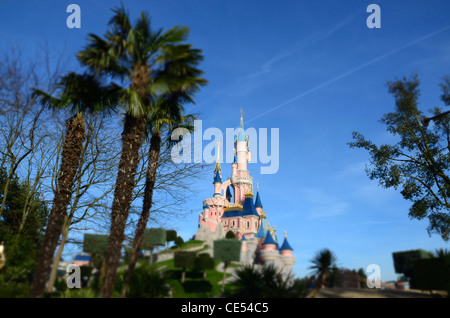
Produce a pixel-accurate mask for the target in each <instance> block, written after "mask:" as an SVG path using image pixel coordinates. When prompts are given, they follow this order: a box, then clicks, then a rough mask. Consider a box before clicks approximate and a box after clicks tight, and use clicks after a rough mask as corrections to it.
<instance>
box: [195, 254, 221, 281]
mask: <svg viewBox="0 0 450 318" xmlns="http://www.w3.org/2000/svg"><path fill="white" fill-rule="evenodd" d="M215 265H216V263H215V262H214V259H213V258H212V257H211V256H210V255H209V254H208V253H201V254H199V255H198V256H197V257H196V259H195V261H194V269H196V270H198V271H203V280H206V271H207V270H211V269H214V267H215Z"/></svg>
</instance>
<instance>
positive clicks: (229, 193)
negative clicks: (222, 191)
mask: <svg viewBox="0 0 450 318" xmlns="http://www.w3.org/2000/svg"><path fill="white" fill-rule="evenodd" d="M226 196H227V197H232V195H231V189H230V186H228V187H227V195H226Z"/></svg>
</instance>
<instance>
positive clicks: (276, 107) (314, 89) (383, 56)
mask: <svg viewBox="0 0 450 318" xmlns="http://www.w3.org/2000/svg"><path fill="white" fill-rule="evenodd" d="M449 29H450V25H447V26H445V27H443V28H441V29H439V30H436V31H434V32H431V33H428V34H426V35H424V36H422V37H420V38H417V39H416V40H414V41H411V42H409V43H407V44H404V45H402V46H400V47H398V48H396V49H393V50H391V51H389V52H387V53H385V54H382V55H380V56H378V57H376V58H374V59H372V60H370V61H368V62H365V63H363V64H360V65H358V66H356V67H354V68H352V69H350V70H348V71H346V72H344V73H342V74H340V75H338V76H336V77H334V78H331V79H329V80H327V81H325V82H323V83H321V84H319V85H317V86H315V87H313V88H310V89H308V90H306V91H304V92H302V93H300V94H298V95H296V96H294V97H292V98H290V99H288V100H286V101H284V102H282V103H280V104H278V105H276V106H274V107H272V108H270V109H268V110H266V111H265V112H261V113H260V114H258V115H256V116H255V117H253V118H251V119H249V120H246V121H245V123H246V124H248V123H250V122H252V121H253V120H255V119H257V118H259V117H261V116H265V115H267V114H269V113H271V112H274V111H275V110H277V109H279V108H281V107H284V106H286V105H288V104H290V103H292V102H294V101H296V100H298V99H300V98H302V97H305V96H307V95H309V94H311V93H313V92H315V91H317V90H319V89H321V88H323V87H325V86H328V85H330V84H332V83H334V82H337V81H339V80H341V79H343V78H345V77H347V76H349V75H352V74H353V73H356V72H357V71H359V70H362V69H364V68H366V67H368V66H370V65H372V64H375V63H377V62H379V61H381V60H383V59H385V58H387V57H389V56H391V55H394V54H395V53H398V52H400V51H402V50H404V49H406V48H408V47H411V46H413V45H415V44H417V43H420V42H422V41H424V40H426V39H429V38H431V37H433V36H435V35H437V34H440V33H442V32H444V31H447V30H449Z"/></svg>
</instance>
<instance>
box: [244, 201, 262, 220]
mask: <svg viewBox="0 0 450 318" xmlns="http://www.w3.org/2000/svg"><path fill="white" fill-rule="evenodd" d="M242 214H244V215H245V216H247V215H254V216H257V217H259V214H258V212H256V209H255V205H254V204H253V198H252V197H251V196H249V197H246V198H245V201H244V206H243V207H242Z"/></svg>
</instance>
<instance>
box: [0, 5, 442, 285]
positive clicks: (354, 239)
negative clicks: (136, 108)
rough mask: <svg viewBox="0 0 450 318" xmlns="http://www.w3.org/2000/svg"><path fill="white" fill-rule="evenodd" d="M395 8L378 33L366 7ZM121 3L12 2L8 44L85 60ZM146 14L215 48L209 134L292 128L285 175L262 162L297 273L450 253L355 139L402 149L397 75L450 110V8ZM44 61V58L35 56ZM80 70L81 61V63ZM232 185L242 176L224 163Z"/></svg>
mask: <svg viewBox="0 0 450 318" xmlns="http://www.w3.org/2000/svg"><path fill="white" fill-rule="evenodd" d="M71 3H76V4H78V5H79V6H80V7H81V29H68V28H67V27H66V18H67V16H68V13H66V7H67V6H68V5H69V4H71ZM371 3H376V4H379V5H380V7H381V29H369V28H367V26H366V19H367V16H368V15H369V14H368V13H366V8H367V6H368V5H369V4H371ZM119 4H120V2H119V1H96V0H90V1H86V0H72V1H61V0H59V1H41V2H35V1H20V2H19V1H14V0H6V1H5V0H3V1H2V3H1V4H0V12H1V13H0V14H1V19H0V27H1V29H2V31H3V32H2V33H1V36H0V40H1V41H0V48H1V49H5V48H7V47H8V45H9V44H10V43H19V44H21V45H22V46H23V47H25V48H30V49H34V48H35V46H36V45H37V44H38V43H39V42H41V41H46V42H48V44H49V46H50V47H52V48H57V50H56V51H55V55H56V54H60V53H58V52H64V54H67V55H68V56H73V55H74V54H75V53H76V52H78V51H79V50H80V49H81V48H82V47H83V46H84V45H85V43H86V35H87V34H88V33H96V34H99V35H102V34H103V33H104V31H105V30H106V24H107V21H108V20H109V19H110V17H111V15H112V14H111V11H110V8H112V7H114V6H116V5H119ZM124 4H125V6H126V8H128V9H129V10H130V13H131V16H132V19H134V18H136V17H137V15H138V14H139V13H140V11H141V10H145V11H147V12H148V13H149V14H150V16H151V17H152V23H153V25H154V27H155V28H159V27H163V28H164V29H168V28H170V27H172V26H175V25H186V26H188V27H190V29H191V33H190V37H189V42H191V43H194V45H195V47H197V48H200V49H202V50H203V53H204V56H205V60H204V62H203V63H202V65H201V68H202V69H203V70H204V71H205V72H206V74H205V76H206V78H207V79H208V80H209V82H210V83H209V85H208V86H206V87H205V88H204V89H202V91H201V92H200V93H199V94H198V96H197V98H196V103H197V106H196V107H190V108H189V111H194V112H198V113H201V118H202V119H203V128H204V129H205V128H207V127H218V128H220V129H222V130H223V131H224V132H225V129H226V128H231V127H237V126H238V125H239V116H240V113H239V112H240V109H241V108H243V110H244V120H245V122H246V124H245V125H246V127H255V128H256V129H258V128H268V129H269V130H270V128H279V129H280V167H279V171H278V172H277V173H276V174H272V175H260V174H259V164H250V165H249V170H250V171H251V175H252V176H253V177H254V181H255V182H256V181H257V182H259V184H260V190H261V191H260V193H261V199H262V203H263V205H264V207H265V208H266V210H267V214H268V218H269V220H270V222H271V224H275V225H276V226H277V229H278V233H279V234H278V237H279V238H280V239H281V238H282V233H283V231H284V228H287V232H288V238H289V242H290V244H291V246H292V247H293V248H294V255H295V256H296V258H297V262H296V265H295V267H294V271H295V274H296V275H297V276H304V275H306V274H308V273H309V270H308V269H307V268H308V266H309V265H310V259H311V258H312V257H313V255H314V253H315V252H316V251H317V250H319V249H320V248H323V247H328V248H330V249H331V250H333V251H334V252H335V253H336V254H337V256H338V259H339V265H341V266H344V267H347V268H361V267H362V268H366V267H367V266H368V265H369V264H373V263H375V264H379V265H380V267H381V271H382V272H381V276H382V279H383V280H385V281H388V280H393V279H395V278H396V276H397V275H396V274H395V273H394V268H393V262H392V252H394V251H401V250H408V249H417V248H423V249H426V250H431V251H434V250H435V249H437V248H441V247H447V248H448V244H447V243H445V242H444V241H442V239H441V238H440V237H439V236H437V235H433V236H431V237H430V236H428V234H427V232H426V227H427V221H426V220H422V221H418V220H410V219H409V217H408V209H409V206H410V204H409V203H408V202H406V201H405V200H403V199H402V197H401V195H400V193H398V192H396V191H394V190H385V189H382V188H381V187H379V186H378V185H377V182H376V181H370V180H369V179H368V177H367V176H366V174H365V172H364V168H365V165H366V164H367V163H368V154H367V153H366V152H364V151H362V150H353V149H350V148H349V147H348V145H347V142H349V141H351V133H352V131H359V132H361V133H363V134H364V135H365V136H366V137H367V138H369V139H370V140H373V141H374V142H376V143H377V144H379V143H387V142H392V141H393V139H392V137H391V136H390V135H389V134H387V133H386V131H385V129H384V127H383V126H382V124H381V123H380V122H379V119H380V118H381V116H382V115H383V114H384V113H387V112H390V111H392V110H393V107H394V101H393V99H392V97H391V96H390V95H389V94H388V92H387V88H386V86H385V84H386V82H387V81H388V80H393V79H395V77H402V76H408V75H410V74H412V72H417V73H418V74H419V78H420V80H421V92H422V94H421V99H420V103H421V107H422V108H423V109H428V108H431V107H434V106H442V103H441V101H440V100H439V96H440V89H439V86H438V83H439V82H440V80H441V78H442V77H443V76H445V75H446V74H450V21H449V19H448V17H449V16H450V3H448V2H447V1H445V0H441V1H437V0H431V1H430V0H428V1H406V0H402V1H400V0H395V1H375V0H370V1H362V0H353V1H328V0H326V1H325V0H323V1H298V0H296V1H282V2H281V1H247V0H245V1H244V0H243V1H231V0H230V1H206V0H190V1H172V0H168V1H148V0H147V1H124ZM30 52H31V51H30ZM72 67H73V68H75V69H76V68H77V63H76V61H75V60H74V59H73V66H72ZM222 168H223V177H224V178H227V177H229V176H230V172H231V167H230V166H229V165H226V164H223V165H222ZM210 177H211V178H206V179H205V180H204V181H202V182H201V183H200V184H199V185H198V188H199V191H198V194H197V195H196V196H195V197H194V198H193V199H192V200H190V203H189V205H188V206H186V207H185V209H186V211H191V210H192V215H191V216H188V217H187V218H185V219H184V221H183V222H175V221H174V224H173V226H174V227H175V228H176V229H177V230H178V231H179V233H181V234H182V236H183V237H184V238H185V239H188V238H190V237H191V236H192V235H193V234H194V233H195V232H196V228H197V216H198V212H200V210H201V204H202V200H203V199H204V198H207V197H210V196H211V195H212V194H213V190H214V189H213V185H212V178H213V171H212V170H211V174H210Z"/></svg>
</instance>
